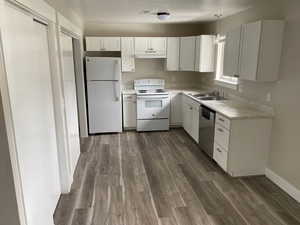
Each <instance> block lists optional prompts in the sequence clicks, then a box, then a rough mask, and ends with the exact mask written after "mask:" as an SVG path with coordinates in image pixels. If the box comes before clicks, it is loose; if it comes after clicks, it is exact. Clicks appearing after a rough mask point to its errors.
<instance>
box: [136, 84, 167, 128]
mask: <svg viewBox="0 0 300 225" xmlns="http://www.w3.org/2000/svg"><path fill="white" fill-rule="evenodd" d="M164 88H165V81H164V80H161V79H142V80H135V81H134V89H135V90H136V92H137V131H159V130H162V131H163V130H169V127H170V126H169V117H170V97H169V93H168V91H166V90H165V89H164Z"/></svg>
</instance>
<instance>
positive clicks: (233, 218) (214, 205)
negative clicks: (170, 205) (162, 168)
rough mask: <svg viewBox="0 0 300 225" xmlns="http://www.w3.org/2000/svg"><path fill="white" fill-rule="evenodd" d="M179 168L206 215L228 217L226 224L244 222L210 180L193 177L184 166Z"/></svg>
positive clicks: (240, 223)
mask: <svg viewBox="0 0 300 225" xmlns="http://www.w3.org/2000/svg"><path fill="white" fill-rule="evenodd" d="M181 168H182V171H183V173H184V174H185V176H186V177H187V180H188V181H189V183H190V184H191V186H192V187H193V189H194V191H195V193H196V194H197V196H198V198H199V199H200V201H201V202H202V205H203V207H204V208H205V210H206V212H207V213H208V215H210V216H214V215H215V216H223V217H228V218H230V220H228V221H227V222H228V223H227V224H239V225H242V224H246V222H245V220H244V219H243V218H242V217H241V216H240V214H239V213H238V212H237V211H236V209H235V208H234V207H233V206H232V205H231V203H230V202H229V201H228V200H227V199H226V198H225V196H224V195H223V194H222V193H221V192H220V191H219V190H218V189H217V188H216V186H215V185H214V183H213V182H212V181H199V180H197V178H196V177H195V174H192V173H190V172H189V171H187V170H186V168H185V167H184V166H182V167H181ZM220 224H222V223H220Z"/></svg>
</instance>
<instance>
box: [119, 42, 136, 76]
mask: <svg viewBox="0 0 300 225" xmlns="http://www.w3.org/2000/svg"><path fill="white" fill-rule="evenodd" d="M121 55H122V72H134V71H135V59H134V38H133V37H122V38H121Z"/></svg>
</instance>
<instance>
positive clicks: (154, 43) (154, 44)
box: [135, 37, 167, 58]
mask: <svg viewBox="0 0 300 225" xmlns="http://www.w3.org/2000/svg"><path fill="white" fill-rule="evenodd" d="M166 46H167V39H166V38H161V37H136V38H135V54H136V56H137V57H140V58H166V54H167V47H166Z"/></svg>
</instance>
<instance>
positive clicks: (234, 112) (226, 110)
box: [122, 89, 274, 120]
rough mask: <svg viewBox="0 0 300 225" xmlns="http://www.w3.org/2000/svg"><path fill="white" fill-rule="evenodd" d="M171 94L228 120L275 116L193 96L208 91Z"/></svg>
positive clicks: (170, 90)
mask: <svg viewBox="0 0 300 225" xmlns="http://www.w3.org/2000/svg"><path fill="white" fill-rule="evenodd" d="M167 90H168V91H169V92H173V93H174V92H175V93H183V94H184V95H186V96H188V97H189V98H191V99H193V100H194V101H196V102H199V104H201V105H205V106H206V107H208V108H210V109H212V110H214V111H216V112H217V113H220V114H221V115H223V116H225V117H227V118H228V119H232V120H233V119H251V118H272V117H273V116H274V115H273V114H271V113H269V112H266V111H262V110H259V109H256V108H254V107H252V106H250V105H248V104H246V103H241V102H239V101H234V100H222V101H214V100H213V101H202V100H199V99H197V98H194V97H193V96H191V95H194V94H200V93H205V92H207V91H205V90H200V89H167ZM122 93H123V94H125V95H126V94H127V95H130V94H136V91H135V90H133V89H129V90H123V91H122Z"/></svg>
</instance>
